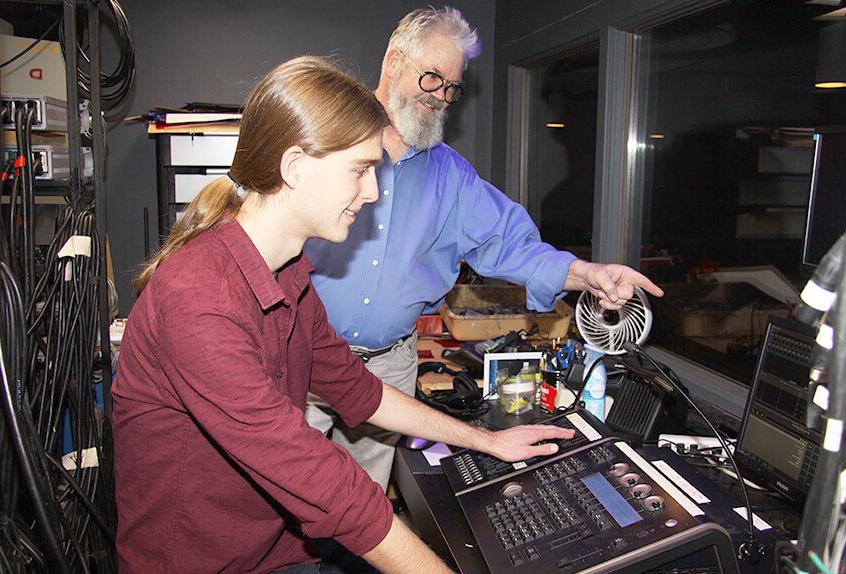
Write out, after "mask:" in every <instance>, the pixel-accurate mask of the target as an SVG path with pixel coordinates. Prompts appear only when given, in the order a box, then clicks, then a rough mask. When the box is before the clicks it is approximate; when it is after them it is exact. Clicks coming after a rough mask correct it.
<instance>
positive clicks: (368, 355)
mask: <svg viewBox="0 0 846 574" xmlns="http://www.w3.org/2000/svg"><path fill="white" fill-rule="evenodd" d="M413 334H414V333H410V334H408V335H406V336H405V337H402V338H400V339H398V340H397V342H396V343H394V344H393V345H391V346H390V347H384V348H382V349H376V350H372V351H371V350H370V349H364V350H359V349H353V348H350V351H352V353H353V355H358V356H359V357H361V360H362V361H364V362H365V363H366V362H367V361H369V360H370V359H372V358H373V357H378V356H379V355H384V354H385V353H388V352H390V351H392V350H393V349H394V348H395V347H396V346H397V345H399V344H400V343H403V342H405V341H407V340H408V338H409V337H411V335H413Z"/></svg>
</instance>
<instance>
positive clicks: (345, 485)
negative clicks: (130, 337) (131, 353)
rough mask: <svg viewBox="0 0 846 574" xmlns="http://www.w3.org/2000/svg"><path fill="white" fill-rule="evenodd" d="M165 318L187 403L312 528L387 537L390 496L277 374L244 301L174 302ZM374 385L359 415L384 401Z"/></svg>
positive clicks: (169, 362) (347, 537)
mask: <svg viewBox="0 0 846 574" xmlns="http://www.w3.org/2000/svg"><path fill="white" fill-rule="evenodd" d="M160 321H161V323H160V325H159V326H160V336H161V338H160V343H161V346H160V348H161V349H162V353H161V360H162V364H163V366H164V370H165V371H166V372H167V373H168V374H169V375H168V376H169V378H170V383H171V385H172V387H173V389H174V391H175V393H176V394H177V395H178V397H179V400H180V402H181V403H182V404H183V405H184V406H185V408H186V409H187V410H188V411H189V413H190V415H191V417H192V418H193V419H194V420H195V421H196V423H197V425H198V426H199V427H200V428H201V429H202V430H203V432H205V433H206V434H207V435H208V437H210V439H211V440H212V441H213V442H214V443H215V444H217V445H218V447H219V448H220V449H222V451H223V452H224V453H225V455H226V456H227V457H229V458H230V459H231V460H232V461H234V463H235V464H236V465H237V466H238V467H240V468H241V469H243V471H244V472H245V473H246V474H247V475H248V476H249V478H250V479H251V480H252V481H254V482H255V483H256V484H257V485H258V486H259V487H260V488H262V489H263V490H264V491H265V492H266V493H267V494H268V495H269V496H270V497H272V498H273V499H274V500H276V501H278V503H279V504H281V505H282V506H283V507H284V508H285V509H286V510H287V511H288V512H290V513H291V514H292V515H293V516H294V517H295V518H296V519H297V520H298V521H299V523H300V526H301V529H302V532H303V533H304V534H305V535H307V536H309V537H311V538H328V537H332V538H335V539H337V540H338V541H339V542H340V543H341V544H343V545H344V546H346V547H347V548H348V549H349V550H350V551H352V552H354V553H356V554H363V553H365V552H367V551H368V550H370V549H372V548H373V547H374V546H375V545H376V544H378V543H379V542H380V541H381V540H382V539H383V538H384V537H385V535H386V533H387V531H388V529H389V528H390V524H391V506H390V503H389V502H388V500H387V499H386V498H385V496H384V494H383V493H382V491H381V490H380V489H379V487H378V486H377V485H376V484H375V483H373V481H372V480H370V478H369V477H368V476H367V474H366V473H364V471H362V470H361V468H360V467H359V466H358V465H357V464H356V463H355V462H354V461H353V460H352V459H351V458H350V456H349V455H348V453H347V452H346V451H344V450H343V449H341V448H339V447H337V446H335V445H334V444H333V443H332V442H331V441H329V440H327V439H326V438H325V437H324V436H323V435H322V434H321V433H320V432H318V431H317V430H315V429H313V428H311V427H310V426H309V425H308V424H307V423H306V422H305V419H304V416H303V412H302V410H300V409H299V408H297V407H296V406H295V405H294V404H292V402H291V400H290V398H289V397H288V396H286V395H285V394H284V393H283V392H282V391H281V390H280V387H279V386H278V385H277V381H274V379H273V377H272V376H270V375H269V374H268V371H267V366H266V365H265V364H264V362H263V358H262V357H263V355H262V346H263V345H265V344H266V343H267V342H266V341H264V340H262V336H261V334H260V332H259V330H257V329H255V325H254V321H252V320H251V319H250V318H248V317H247V316H246V315H245V314H243V315H242V314H239V311H238V309H237V308H235V309H233V308H232V306H229V307H227V308H217V307H216V306H215V305H213V304H209V305H197V304H193V305H191V306H190V308H188V309H185V308H183V309H180V308H178V307H177V308H172V307H171V308H170V309H168V311H167V313H164V314H162V315H161V317H160ZM328 339H329V337H328V335H327V340H328ZM322 344H326V343H322ZM168 349H178V351H172V352H171V351H168ZM321 362H322V361H321ZM287 368H288V369H296V368H298V366H297V365H287ZM340 370H341V371H342V372H343V373H344V376H346V377H347V378H355V377H357V376H360V373H358V370H359V369H358V368H357V367H356V366H355V365H354V364H353V363H352V362H350V364H348V365H345V366H344V367H343V368H341V369H340ZM360 370H364V369H360ZM367 383H368V384H365V385H363V386H364V387H367V388H368V389H369V390H368V391H367V393H365V394H366V395H367V396H366V397H365V399H362V401H361V403H360V404H359V405H358V406H357V407H356V408H352V409H350V412H349V413H348V416H349V417H350V419H351V420H355V419H357V418H360V417H362V416H364V415H365V412H366V411H367V409H368V408H370V405H371V404H372V403H373V402H374V401H375V402H376V404H377V405H378V400H379V399H378V398H376V394H377V392H381V390H379V391H377V390H376V389H375V385H374V384H373V382H372V381H369V380H367ZM283 384H284V383H283ZM371 387H374V388H371ZM368 393H369V394H368ZM374 409H375V407H374ZM368 416H369V415H368Z"/></svg>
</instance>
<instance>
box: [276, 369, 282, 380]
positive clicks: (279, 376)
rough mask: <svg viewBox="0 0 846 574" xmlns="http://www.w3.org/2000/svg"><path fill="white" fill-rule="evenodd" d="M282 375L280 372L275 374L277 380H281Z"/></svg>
mask: <svg viewBox="0 0 846 574" xmlns="http://www.w3.org/2000/svg"><path fill="white" fill-rule="evenodd" d="M282 374H283V373H282V371H277V372H276V378H277V379H281V378H282Z"/></svg>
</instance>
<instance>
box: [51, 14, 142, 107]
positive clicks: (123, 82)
mask: <svg viewBox="0 0 846 574" xmlns="http://www.w3.org/2000/svg"><path fill="white" fill-rule="evenodd" d="M103 3H104V4H106V5H107V6H108V7H109V9H110V10H111V13H112V16H113V17H114V22H115V25H116V29H117V36H118V48H119V51H120V56H119V58H118V63H117V65H116V67H115V69H114V70H113V71H112V72H108V73H107V72H102V71H101V72H100V87H101V93H100V100H101V102H102V104H103V110H104V111H105V112H108V111H110V110H112V109H114V108H115V107H116V106H117V105H118V104H119V103H120V102H121V101H122V100H123V99H124V98H125V97H126V95H127V94H128V93H129V90H130V89H131V88H132V84H133V83H134V82H135V70H136V68H135V43H134V41H133V39H132V31H131V30H130V27H129V20H128V19H127V17H126V13H125V12H124V11H123V8H122V7H121V5H120V3H119V2H117V0H107V1H106V2H103ZM59 38H60V41H61V42H62V52H63V53H64V51H65V50H67V47H66V46H65V45H64V44H65V42H64V33H63V30H62V29H61V28H60V29H59ZM77 50H78V51H79V55H80V57H81V58H82V59H83V60H84V61H85V62H86V63H87V64H88V65H89V67H90V65H91V59H90V58H89V56H88V54H87V53H86V51H85V48H84V47H82V46H77ZM77 84H78V85H79V89H80V91H81V93H82V94H83V95H84V96H85V97H88V98H90V97H91V75H90V74H89V72H87V71H85V70H83V69H82V68H81V67H80V68H79V70H78V72H77ZM94 121H97V119H96V118H95V119H94Z"/></svg>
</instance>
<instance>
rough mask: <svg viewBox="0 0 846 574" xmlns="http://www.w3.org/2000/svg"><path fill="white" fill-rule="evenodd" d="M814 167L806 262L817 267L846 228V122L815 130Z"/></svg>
mask: <svg viewBox="0 0 846 574" xmlns="http://www.w3.org/2000/svg"><path fill="white" fill-rule="evenodd" d="M814 140H815V152H814V167H813V171H812V173H811V194H810V198H809V201H808V219H807V223H806V226H805V242H804V246H803V249H802V264H803V266H805V267H806V268H813V267H815V266H816V265H817V264H819V262H820V259H822V257H823V256H824V255H825V254H826V252H827V251H828V250H829V248H831V246H832V245H834V242H835V241H837V239H838V238H839V237H840V236H841V235H843V232H844V230H846V126H828V127H823V128H818V129H817V130H816V131H815V133H814Z"/></svg>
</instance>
